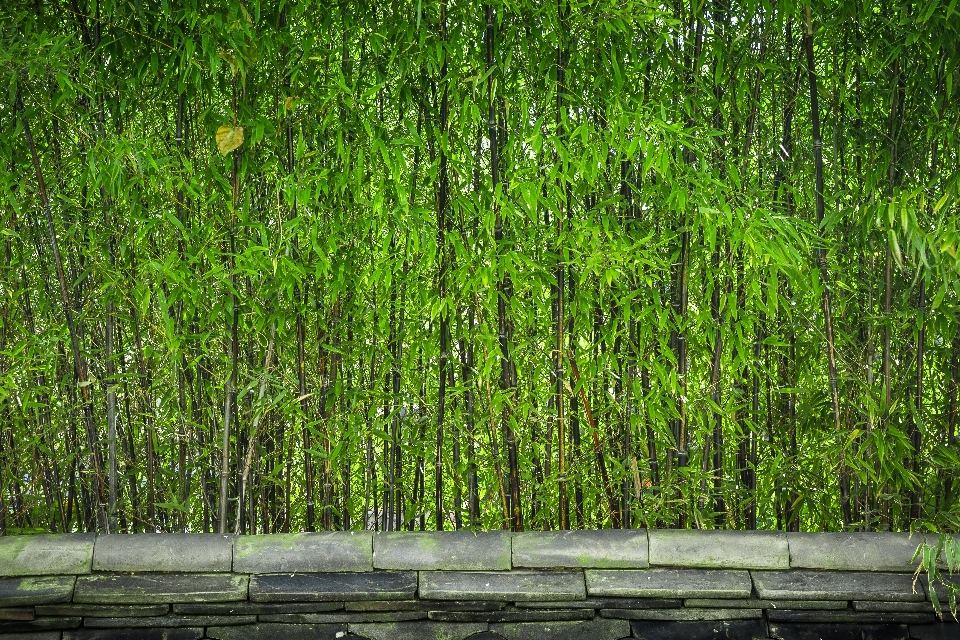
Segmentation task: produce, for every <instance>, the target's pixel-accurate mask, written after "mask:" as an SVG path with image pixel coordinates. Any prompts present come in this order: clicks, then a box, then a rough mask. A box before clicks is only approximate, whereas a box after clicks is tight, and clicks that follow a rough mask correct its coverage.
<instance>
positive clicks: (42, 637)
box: [0, 631, 61, 640]
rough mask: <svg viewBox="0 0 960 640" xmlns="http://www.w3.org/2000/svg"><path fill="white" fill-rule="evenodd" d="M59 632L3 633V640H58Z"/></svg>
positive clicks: (1, 636) (0, 636)
mask: <svg viewBox="0 0 960 640" xmlns="http://www.w3.org/2000/svg"><path fill="white" fill-rule="evenodd" d="M60 635H61V634H60V632H59V631H27V632H24V633H4V634H3V635H0V638H3V640H60Z"/></svg>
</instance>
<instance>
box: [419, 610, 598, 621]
mask: <svg viewBox="0 0 960 640" xmlns="http://www.w3.org/2000/svg"><path fill="white" fill-rule="evenodd" d="M593 617H594V612H593V609H552V610H545V609H509V610H506V611H487V612H470V611H431V612H430V619H431V620H439V621H441V622H561V621H570V620H592V619H593Z"/></svg>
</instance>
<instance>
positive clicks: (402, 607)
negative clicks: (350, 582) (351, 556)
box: [346, 600, 506, 611]
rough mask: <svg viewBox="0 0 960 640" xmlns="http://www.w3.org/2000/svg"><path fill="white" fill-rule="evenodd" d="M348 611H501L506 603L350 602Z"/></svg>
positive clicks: (432, 601) (453, 601) (459, 601)
mask: <svg viewBox="0 0 960 640" xmlns="http://www.w3.org/2000/svg"><path fill="white" fill-rule="evenodd" d="M346 604H347V611H499V610H500V609H503V607H504V606H505V604H506V603H504V602H484V601H472V602H465V601H463V600H394V601H389V600H387V601H385V602H381V601H379V600H369V601H367V602H348V603H346Z"/></svg>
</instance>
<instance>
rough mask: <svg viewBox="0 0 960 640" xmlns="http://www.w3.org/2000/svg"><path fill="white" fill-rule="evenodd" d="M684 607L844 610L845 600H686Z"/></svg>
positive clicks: (845, 606)
mask: <svg viewBox="0 0 960 640" xmlns="http://www.w3.org/2000/svg"><path fill="white" fill-rule="evenodd" d="M683 606H685V607H706V608H714V607H716V608H720V609H817V610H824V609H827V610H836V609H846V608H847V601H846V600H761V599H759V598H743V599H740V600H722V599H719V598H717V599H712V598H688V599H686V600H684V601H683Z"/></svg>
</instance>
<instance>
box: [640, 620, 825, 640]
mask: <svg viewBox="0 0 960 640" xmlns="http://www.w3.org/2000/svg"><path fill="white" fill-rule="evenodd" d="M630 627H631V629H632V630H633V637H635V638H640V639H642V640H753V638H765V637H766V636H767V623H766V622H765V621H764V620H731V621H727V620H715V621H706V622H659V621H652V620H651V621H644V620H635V621H633V622H631V623H630ZM824 640H833V639H832V638H829V639H826V638H825V639H824Z"/></svg>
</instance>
